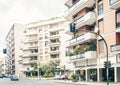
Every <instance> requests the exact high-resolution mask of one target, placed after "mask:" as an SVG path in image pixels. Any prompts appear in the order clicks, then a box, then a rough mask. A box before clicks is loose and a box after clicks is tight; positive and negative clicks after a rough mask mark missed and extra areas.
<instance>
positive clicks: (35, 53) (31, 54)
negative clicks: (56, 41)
mask: <svg viewBox="0 0 120 85" xmlns="http://www.w3.org/2000/svg"><path fill="white" fill-rule="evenodd" d="M29 56H38V52H34V53H29Z"/></svg>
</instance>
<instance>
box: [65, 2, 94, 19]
mask: <svg viewBox="0 0 120 85" xmlns="http://www.w3.org/2000/svg"><path fill="white" fill-rule="evenodd" d="M94 4H95V0H79V1H78V2H77V3H76V4H73V5H72V6H71V7H70V8H69V9H68V10H67V11H66V12H65V17H66V18H67V19H68V20H72V16H73V15H74V14H76V13H78V12H79V11H80V10H82V9H83V8H85V7H92V6H93V5H94Z"/></svg>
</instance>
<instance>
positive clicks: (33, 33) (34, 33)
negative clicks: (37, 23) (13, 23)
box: [25, 31, 38, 35]
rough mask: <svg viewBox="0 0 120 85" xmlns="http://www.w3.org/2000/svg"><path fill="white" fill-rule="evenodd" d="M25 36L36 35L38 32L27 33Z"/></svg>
mask: <svg viewBox="0 0 120 85" xmlns="http://www.w3.org/2000/svg"><path fill="white" fill-rule="evenodd" d="M25 35H38V31H28V32H27V33H25Z"/></svg>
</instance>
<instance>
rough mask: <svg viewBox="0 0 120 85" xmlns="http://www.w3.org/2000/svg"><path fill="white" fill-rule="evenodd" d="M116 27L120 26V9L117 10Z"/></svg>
mask: <svg viewBox="0 0 120 85" xmlns="http://www.w3.org/2000/svg"><path fill="white" fill-rule="evenodd" d="M116 27H117V28H118V27H120V10H117V11H116Z"/></svg>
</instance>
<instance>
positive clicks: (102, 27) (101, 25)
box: [98, 18, 104, 34]
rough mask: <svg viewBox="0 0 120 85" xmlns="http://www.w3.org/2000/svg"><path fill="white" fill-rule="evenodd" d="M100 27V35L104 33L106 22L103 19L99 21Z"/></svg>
mask: <svg viewBox="0 0 120 85" xmlns="http://www.w3.org/2000/svg"><path fill="white" fill-rule="evenodd" d="M98 27H99V32H100V34H102V33H104V21H103V18H102V19H99V20H98Z"/></svg>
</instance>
